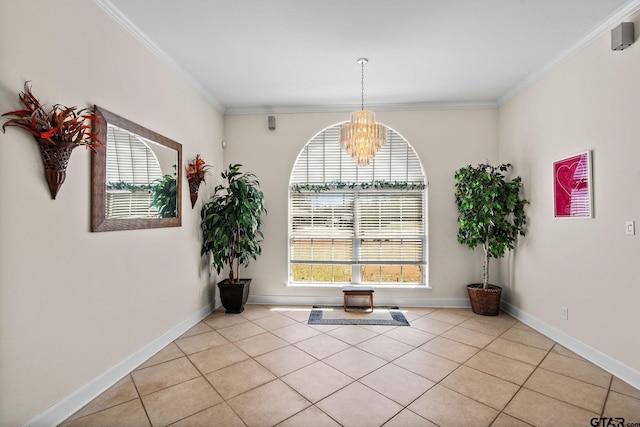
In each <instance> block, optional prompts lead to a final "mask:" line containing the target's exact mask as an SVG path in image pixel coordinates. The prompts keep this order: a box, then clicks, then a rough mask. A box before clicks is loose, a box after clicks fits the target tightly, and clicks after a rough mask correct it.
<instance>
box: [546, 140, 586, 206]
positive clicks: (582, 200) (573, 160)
mask: <svg viewBox="0 0 640 427" xmlns="http://www.w3.org/2000/svg"><path fill="white" fill-rule="evenodd" d="M553 198H554V216H555V217H556V218H593V200H592V183H591V151H585V152H583V153H579V154H576V155H575V156H571V157H566V158H564V159H561V160H558V161H555V162H553Z"/></svg>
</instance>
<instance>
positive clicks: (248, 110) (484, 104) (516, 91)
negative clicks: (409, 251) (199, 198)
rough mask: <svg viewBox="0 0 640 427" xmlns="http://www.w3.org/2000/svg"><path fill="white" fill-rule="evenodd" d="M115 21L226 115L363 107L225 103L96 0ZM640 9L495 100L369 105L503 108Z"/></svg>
mask: <svg viewBox="0 0 640 427" xmlns="http://www.w3.org/2000/svg"><path fill="white" fill-rule="evenodd" d="M93 2H94V3H95V4H97V5H98V6H99V7H100V8H101V9H102V10H104V11H105V13H107V14H108V15H109V16H110V17H111V18H112V19H113V20H114V21H116V22H117V23H118V24H119V25H120V26H122V27H123V28H124V29H125V30H126V31H127V32H128V33H129V34H131V35H132V36H133V37H134V38H135V39H136V40H138V41H139V42H140V44H142V45H143V46H144V47H145V48H147V49H148V50H149V51H150V52H152V53H153V54H154V55H155V56H157V57H158V58H159V59H160V60H161V61H162V62H163V63H165V64H166V65H168V66H169V67H170V68H172V69H173V70H174V71H175V72H176V73H177V74H178V75H180V76H181V77H182V78H183V79H185V80H186V81H187V82H188V83H189V84H190V85H191V86H192V87H193V88H194V89H196V90H197V91H198V92H199V93H200V94H201V95H202V96H203V97H204V98H205V99H206V100H207V101H209V102H210V103H211V105H212V106H213V107H214V108H215V109H217V110H218V111H220V112H221V113H223V114H225V115H263V114H304V113H307V114H309V113H344V112H350V111H355V110H358V109H360V105H359V104H358V105H355V104H354V105H343V104H339V105H300V106H295V105H291V106H273V107H271V106H261V107H228V108H227V107H225V106H224V105H223V104H222V103H221V102H220V101H219V100H218V99H217V98H216V97H215V96H214V95H213V94H212V93H211V92H210V91H209V90H207V89H206V88H205V87H204V86H203V85H202V84H201V83H200V82H199V81H198V80H197V79H196V78H195V77H193V75H191V74H190V73H189V72H187V71H186V70H185V69H184V68H182V67H181V66H180V65H178V63H176V62H175V61H174V60H173V58H171V57H170V56H169V55H168V54H167V53H165V52H164V51H163V50H162V49H160V48H159V47H158V46H157V45H156V44H155V43H153V42H152V41H151V40H150V39H149V37H147V36H146V35H145V34H144V33H143V32H142V31H141V30H140V29H139V28H138V27H137V26H136V25H134V24H133V23H132V22H131V21H130V20H129V19H128V18H127V17H126V16H124V15H123V14H122V12H120V10H118V9H117V8H116V7H115V6H114V5H113V4H112V3H111V2H110V1H109V0H93ZM638 11H640V0H631V1H630V2H629V3H627V4H626V5H624V6H623V7H621V8H620V9H618V10H617V11H616V12H614V13H613V14H612V15H611V16H610V17H609V18H607V19H606V20H605V21H604V22H602V23H601V24H600V25H598V26H596V27H595V28H594V29H593V30H591V31H590V32H589V33H588V34H587V35H585V36H584V37H583V38H582V39H581V40H580V41H578V42H577V43H575V44H574V45H573V46H571V47H569V48H567V49H566V50H564V51H563V52H561V53H560V54H559V55H557V56H556V57H555V58H554V59H552V60H551V61H550V62H549V63H547V64H545V65H543V66H542V67H540V68H538V69H537V70H536V71H534V72H533V73H531V74H529V75H528V76H527V77H525V78H524V79H523V80H521V81H520V82H519V83H517V84H516V85H514V86H513V87H511V88H510V89H508V90H507V91H506V92H505V93H503V94H502V95H501V96H500V97H499V98H498V99H497V100H494V101H469V102H417V103H395V104H373V105H369V108H370V109H372V110H374V111H421V110H468V109H494V108H499V107H501V106H503V105H504V104H506V103H507V102H509V101H510V100H512V99H513V98H515V97H516V96H518V95H520V94H521V93H523V92H524V91H525V90H526V89H528V88H529V87H531V86H533V85H534V84H535V83H537V82H538V81H540V80H542V79H543V78H544V77H546V76H547V75H549V74H550V73H551V72H553V71H554V70H555V69H556V68H558V67H559V66H560V65H562V64H563V63H564V62H566V61H567V60H568V59H569V58H571V57H572V56H573V55H575V54H576V53H578V52H579V51H581V50H582V49H584V48H585V47H587V46H588V45H589V44H591V43H592V42H594V41H595V40H596V39H597V38H598V37H600V36H602V35H603V34H605V33H606V32H607V31H610V30H611V29H612V28H613V27H615V26H616V25H618V24H619V23H620V22H624V20H625V19H629V18H630V17H631V16H632V15H634V14H635V13H636V12H638Z"/></svg>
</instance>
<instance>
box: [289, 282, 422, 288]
mask: <svg viewBox="0 0 640 427" xmlns="http://www.w3.org/2000/svg"><path fill="white" fill-rule="evenodd" d="M285 286H287V287H289V288H307V289H310V288H315V289H319V288H323V289H327V288H340V289H342V288H343V287H344V286H370V287H373V288H374V289H424V290H431V289H433V288H431V287H429V285H426V284H417V283H412V284H407V285H398V284H393V283H389V284H386V283H385V284H375V283H358V284H354V283H312V282H309V283H291V282H290V283H285Z"/></svg>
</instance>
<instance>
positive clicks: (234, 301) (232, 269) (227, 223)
mask: <svg viewBox="0 0 640 427" xmlns="http://www.w3.org/2000/svg"><path fill="white" fill-rule="evenodd" d="M241 167H242V165H239V164H235V165H229V168H228V169H227V170H226V171H224V172H222V173H221V176H222V178H223V179H225V180H226V181H227V182H226V184H225V185H218V186H216V188H215V190H214V194H213V195H212V196H211V198H209V200H208V201H207V202H206V203H205V204H204V205H203V206H202V210H201V211H200V217H201V220H202V221H201V224H200V225H201V228H202V250H201V254H202V255H205V254H209V253H210V254H211V256H212V257H213V265H214V266H215V268H216V271H217V273H218V274H220V272H221V271H222V269H223V268H224V267H225V266H228V267H229V278H228V279H225V280H223V281H221V282H219V283H218V288H219V289H220V300H221V302H222V305H223V306H224V308H225V309H226V312H227V313H241V312H242V311H243V310H244V304H245V303H246V302H247V297H248V295H249V287H250V284H251V279H240V278H239V269H240V264H242V265H243V266H245V267H246V266H247V265H248V264H249V261H250V259H251V258H253V259H256V257H257V256H258V255H260V253H261V251H262V249H261V247H260V242H261V241H262V240H261V239H262V237H263V236H262V232H261V231H260V226H261V225H262V218H261V217H262V213H263V212H264V213H266V212H267V211H266V209H265V208H264V201H263V200H264V195H263V193H262V191H260V189H259V186H260V183H259V182H258V180H257V179H256V177H255V175H253V174H252V173H248V172H240V168H241Z"/></svg>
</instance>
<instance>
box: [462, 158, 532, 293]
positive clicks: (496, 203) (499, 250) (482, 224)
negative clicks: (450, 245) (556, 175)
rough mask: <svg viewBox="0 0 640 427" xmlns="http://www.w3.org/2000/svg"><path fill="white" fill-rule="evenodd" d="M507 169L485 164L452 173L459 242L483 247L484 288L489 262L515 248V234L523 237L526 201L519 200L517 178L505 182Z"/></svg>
mask: <svg viewBox="0 0 640 427" xmlns="http://www.w3.org/2000/svg"><path fill="white" fill-rule="evenodd" d="M510 167H511V164H508V163H506V164H501V165H498V166H492V165H490V164H488V163H486V164H479V165H478V166H475V167H474V166H471V165H469V166H467V167H463V168H461V169H459V170H458V171H456V173H455V179H456V191H455V197H456V205H457V207H458V214H459V215H458V224H459V226H460V228H459V230H458V242H459V243H461V244H464V245H467V246H468V247H469V248H471V249H474V248H476V246H478V245H482V248H483V250H484V265H483V275H482V276H483V277H482V285H483V289H487V287H488V286H489V259H490V258H501V257H502V256H504V254H505V253H506V252H507V251H508V250H511V249H513V248H514V244H515V242H516V240H517V237H518V235H521V236H524V235H525V229H524V227H525V225H526V223H527V218H526V216H525V213H524V206H525V205H526V204H527V203H528V201H527V200H524V199H522V198H521V197H520V190H521V188H522V179H521V178H520V177H516V178H514V179H512V180H510V181H508V180H506V179H505V175H504V173H505V172H506V171H507V170H508V169H509V168H510Z"/></svg>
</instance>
